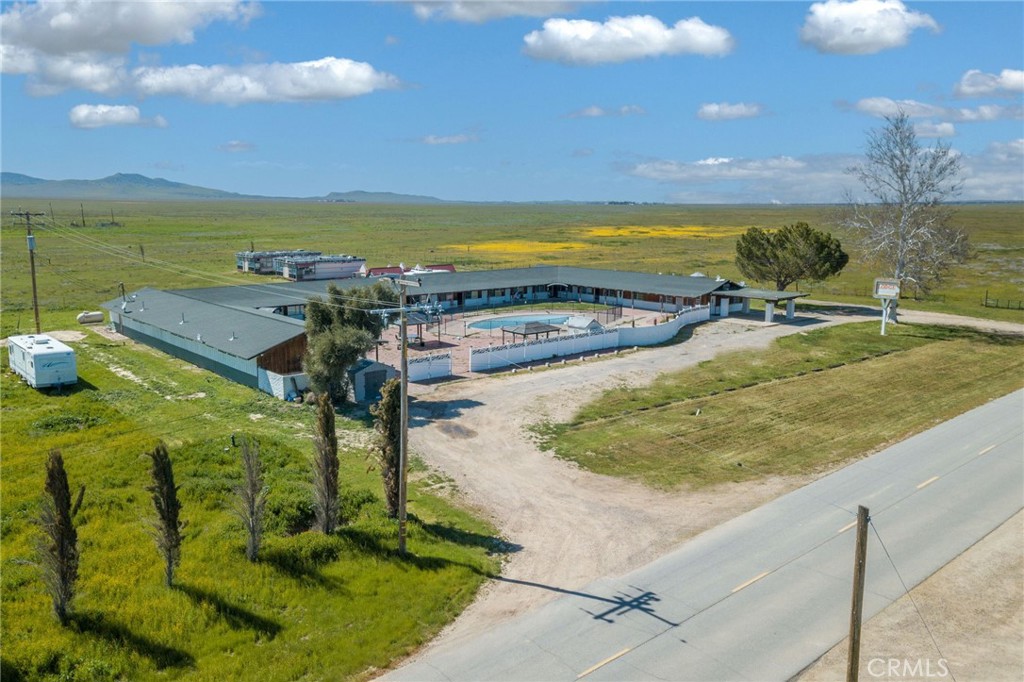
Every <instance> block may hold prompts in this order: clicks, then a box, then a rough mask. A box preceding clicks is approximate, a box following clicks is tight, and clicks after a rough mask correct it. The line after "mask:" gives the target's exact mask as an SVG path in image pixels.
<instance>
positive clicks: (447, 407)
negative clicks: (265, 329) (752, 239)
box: [410, 312, 865, 650]
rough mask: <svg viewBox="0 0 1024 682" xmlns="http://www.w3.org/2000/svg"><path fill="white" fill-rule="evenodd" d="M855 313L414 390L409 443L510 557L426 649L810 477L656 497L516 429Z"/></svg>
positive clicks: (712, 329) (699, 336)
mask: <svg viewBox="0 0 1024 682" xmlns="http://www.w3.org/2000/svg"><path fill="white" fill-rule="evenodd" d="M859 319H865V318H862V317H860V316H857V315H853V316H851V315H848V314H846V313H840V312H837V313H820V314H814V315H805V316H802V317H800V318H798V319H797V320H796V321H794V322H793V323H789V324H780V325H765V324H764V323H762V322H759V321H757V320H756V319H755V318H754V317H747V318H739V317H731V318H728V319H726V320H719V321H716V322H713V323H708V324H704V325H701V326H699V327H697V328H696V329H695V330H694V334H693V337H692V338H691V339H689V340H687V341H686V342H684V343H682V344H679V345H675V346H669V347H665V348H658V349H650V350H642V351H639V352H635V353H629V354H626V355H623V356H618V357H606V358H602V359H600V360H597V361H593V360H590V361H585V362H580V361H578V360H577V361H575V362H574V363H571V364H570V365H569V366H567V367H559V368H557V369H552V370H546V371H537V372H521V373H517V374H515V375H511V374H504V375H501V376H495V377H488V378H484V379H477V380H473V381H463V382H457V383H450V384H441V385H438V386H435V387H424V386H416V387H414V388H413V389H412V394H413V395H414V396H415V398H416V400H415V401H414V403H413V404H412V406H411V408H410V415H411V425H412V427H413V428H412V429H411V431H410V444H411V448H412V450H413V451H414V452H415V453H416V454H418V455H419V456H420V457H422V458H423V459H424V460H425V461H426V462H427V463H428V464H429V465H430V466H431V467H433V468H434V469H437V470H439V471H441V472H443V473H444V474H445V475H446V476H447V477H449V478H451V479H452V480H454V483H455V486H456V487H457V488H458V490H459V492H460V493H461V495H462V497H463V499H464V500H465V501H466V502H468V503H469V504H470V505H471V506H473V507H475V508H477V509H479V510H480V511H482V512H483V513H484V514H485V515H486V516H488V517H489V518H490V519H491V520H492V521H493V522H494V523H495V525H496V526H497V527H498V528H499V529H500V531H501V533H502V535H503V536H504V538H505V539H506V540H507V541H508V542H509V543H513V544H514V545H516V546H519V547H520V549H519V550H518V551H515V552H513V553H512V554H511V556H510V558H509V560H508V562H507V564H506V566H505V568H504V571H503V580H499V581H492V582H491V583H489V584H488V585H487V586H486V587H485V588H484V590H483V592H482V594H481V596H480V597H479V598H478V599H477V600H476V602H474V603H473V604H472V605H471V606H470V607H469V608H468V609H467V610H466V611H465V612H464V613H463V614H462V615H461V616H460V617H459V618H458V619H457V620H456V621H455V623H454V624H453V625H451V626H450V627H449V628H448V629H447V630H446V631H445V632H444V633H442V635H441V636H440V637H439V638H437V639H436V640H435V641H434V642H433V643H432V644H431V645H430V648H431V650H433V649H434V648H438V647H444V646H449V645H453V644H456V643H458V642H459V640H461V639H462V638H464V637H466V636H470V635H473V634H476V633H478V632H480V631H481V630H482V629H485V628H487V627H488V626H490V625H493V624H495V623H497V622H500V621H502V620H504V619H506V618H508V617H511V616H514V615H517V614H520V613H523V612H525V611H527V610H530V609H532V608H535V607H536V606H538V605H539V604H542V603H544V602H546V601H548V600H550V599H552V598H554V597H556V596H557V593H556V592H554V591H552V589H550V588H562V589H572V588H578V587H582V586H583V585H585V584H587V583H589V582H591V581H593V580H596V579H597V578H599V577H601V576H604V575H610V574H611V575H614V574H619V573H623V572H626V571H629V570H631V569H633V568H636V567H639V566H641V565H643V564H645V563H647V562H649V561H651V560H653V559H654V558H656V557H658V556H660V555H661V554H663V553H664V552H665V551H667V550H668V549H669V548H671V547H673V546H675V545H677V544H678V543H679V542H681V541H682V540H684V539H686V538H689V537H691V536H693V535H696V534H697V533H700V532H701V531H704V530H706V529H708V528H711V527H713V526H715V525H718V524H719V523H722V522H723V521H725V520H727V519H730V518H732V517H734V516H736V515H738V514H741V513H743V512H745V511H747V510H749V509H752V508H754V507H757V506H759V505H761V504H763V503H764V502H766V501H768V500H770V499H773V498H775V497H777V496H778V495H780V494H782V493H784V492H787V491H789V490H792V489H794V488H796V487H798V486H800V485H803V484H804V483H806V482H808V481H809V480H810V479H809V478H806V477H789V478H773V479H767V480H761V481H756V482H746V483H742V484H730V485H725V486H718V487H716V488H713V489H710V490H703V491H696V492H693V491H684V492H672V493H665V492H658V491H654V490H651V489H650V488H647V487H644V486H642V485H640V484H638V483H632V482H628V481H623V480H619V479H615V478H611V477H607V476H600V475H597V474H593V473H590V472H588V471H585V470H582V469H579V468H578V467H576V466H575V465H574V464H572V463H568V462H564V461H562V460H558V459H556V458H553V457H551V456H550V454H548V453H544V452H541V451H540V450H539V449H538V448H537V447H536V446H535V445H534V444H533V443H532V442H531V440H530V438H529V434H528V432H527V431H526V427H528V426H529V425H531V424H534V423H537V422H540V421H543V420H546V419H551V420H563V419H565V418H567V417H569V416H570V415H571V414H572V413H573V411H574V410H575V409H576V408H577V407H578V406H579V405H581V404H583V403H585V402H586V401H588V400H590V399H592V398H594V397H596V396H597V395H598V394H599V393H600V392H602V391H604V390H605V389H609V388H613V387H616V386H626V385H628V386H636V385H642V384H646V383H649V382H650V381H652V380H653V379H654V378H655V377H656V376H657V375H658V374H659V373H662V372H665V371H671V370H676V369H681V368H684V367H689V366H692V365H695V364H697V363H699V362H702V361H704V360H708V359H710V358H712V357H714V356H715V355H717V354H718V353H721V352H723V351H729V350H738V349H751V348H763V347H765V346H767V345H768V344H769V343H770V342H771V341H772V340H774V339H776V338H779V337H781V336H786V335H789V334H795V333H798V332H800V331H803V330H807V329H817V328H820V327H823V326H827V325H831V324H837V323H841V322H848V321H855V320H859Z"/></svg>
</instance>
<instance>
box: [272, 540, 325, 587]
mask: <svg viewBox="0 0 1024 682" xmlns="http://www.w3.org/2000/svg"><path fill="white" fill-rule="evenodd" d="M335 558H337V557H336V556H335V557H329V558H326V559H325V560H324V561H311V560H309V559H307V558H306V557H303V556H300V554H299V552H297V551H295V550H294V549H293V548H288V547H267V548H265V549H263V550H261V551H260V563H264V564H267V565H269V566H273V567H274V568H275V569H277V570H278V571H280V572H281V573H284V574H285V575H287V576H288V577H290V578H293V579H294V580H296V581H298V582H300V583H302V584H304V585H316V586H318V587H322V588H324V589H329V590H343V589H344V587H345V585H344V583H343V582H342V581H341V580H339V579H338V578H333V577H331V576H326V575H324V574H323V573H321V571H320V565H321V564H322V563H328V562H329V561H333V560H334V559H335Z"/></svg>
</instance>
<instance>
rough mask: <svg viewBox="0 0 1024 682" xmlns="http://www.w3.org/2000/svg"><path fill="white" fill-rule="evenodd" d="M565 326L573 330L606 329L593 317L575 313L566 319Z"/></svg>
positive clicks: (591, 330)
mask: <svg viewBox="0 0 1024 682" xmlns="http://www.w3.org/2000/svg"><path fill="white" fill-rule="evenodd" d="M565 326H566V327H568V328H569V330H570V331H573V332H597V331H601V330H602V329H604V327H602V326H601V323H600V322H598V321H597V320H595V319H594V318H592V317H586V316H584V315H574V316H572V317H570V318H569V319H568V320H566V321H565Z"/></svg>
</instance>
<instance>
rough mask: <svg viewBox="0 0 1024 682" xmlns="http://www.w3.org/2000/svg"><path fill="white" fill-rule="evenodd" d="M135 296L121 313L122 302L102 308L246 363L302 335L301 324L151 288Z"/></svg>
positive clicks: (286, 318) (113, 302)
mask: <svg viewBox="0 0 1024 682" xmlns="http://www.w3.org/2000/svg"><path fill="white" fill-rule="evenodd" d="M226 288H235V287H226ZM134 296H135V300H134V301H130V302H129V303H128V304H127V306H125V308H124V309H123V310H122V308H121V304H122V299H121V298H115V299H114V300H112V301H107V302H106V303H104V304H103V305H102V307H103V308H106V309H107V310H110V311H112V312H116V313H121V314H122V315H124V316H125V318H128V319H132V320H138V321H139V322H144V323H146V324H149V325H152V326H154V327H156V328H157V329H161V330H163V331H164V332H166V333H169V334H171V335H173V336H179V337H181V338H183V339H190V340H193V341H194V340H196V335H197V334H198V335H199V336H200V337H201V338H202V341H203V343H205V344H206V345H208V346H210V347H211V348H215V349H217V350H219V351H221V352H223V353H227V354H228V355H233V356H235V357H239V358H244V359H246V360H250V359H252V358H254V357H256V356H258V355H260V354H261V353H264V352H266V351H268V350H270V349H271V348H274V347H276V346H279V345H281V344H282V343H285V342H286V341H290V340H292V339H294V338H295V337H297V336H302V335H303V334H305V325H303V323H302V321H301V320H296V319H293V318H289V317H285V316H283V315H274V314H273V313H269V312H265V311H262V310H254V309H249V310H246V309H242V308H236V307H227V306H223V305H217V304H214V303H206V302H204V301H201V300H196V299H193V298H189V297H186V296H182V295H180V294H179V293H178V292H173V291H160V290H159V289H150V288H146V289H140V290H139V291H137V292H135V294H134ZM182 315H184V320H185V322H184V323H182ZM232 337H234V338H232Z"/></svg>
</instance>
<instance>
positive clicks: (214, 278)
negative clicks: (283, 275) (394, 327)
mask: <svg viewBox="0 0 1024 682" xmlns="http://www.w3.org/2000/svg"><path fill="white" fill-rule="evenodd" d="M38 215H43V214H38ZM40 229H45V230H47V231H48V232H50V233H52V234H54V235H55V236H59V237H63V238H64V239H66V240H68V241H70V242H73V243H75V244H78V245H80V246H83V247H85V248H88V249H92V250H94V251H97V252H99V253H103V254H106V255H108V256H113V257H116V258H120V259H123V260H127V261H130V262H133V263H135V264H136V265H144V266H148V267H152V268H155V269H159V270H163V271H165V272H171V273H173V274H176V275H182V276H185V277H190V278H192V279H197V280H201V281H206V282H210V283H212V284H215V285H218V286H245V287H247V288H250V289H257V290H262V289H266V290H267V292H268V293H271V292H272V293H274V295H275V296H277V297H278V298H283V299H286V300H294V301H296V302H297V303H306V302H308V300H309V298H310V297H309V296H303V295H297V294H289V293H286V292H281V291H278V290H277V289H276V288H273V289H271V287H273V286H274V285H269V284H244V285H239V284H238V282H237V281H236V280H234V279H232V278H230V277H225V276H222V275H213V274H210V273H208V272H204V271H202V270H198V269H195V268H190V267H188V266H183V265H178V264H175V263H171V262H169V261H163V260H160V259H154V258H152V257H148V258H145V259H143V258H142V257H141V255H136V254H135V253H134V252H133V251H131V250H129V249H126V248H123V247H119V246H116V245H113V244H109V243H107V242H104V241H102V240H100V239H96V238H95V237H91V236H89V235H84V234H81V233H79V232H76V231H74V230H71V229H70V228H67V227H64V226H62V225H59V224H58V223H57V222H56V221H55V220H53V219H50V220H49V224H48V225H47V224H44V225H42V226H40ZM336 301H343V302H347V303H349V305H346V304H345V303H337V302H336ZM323 303H324V304H325V305H327V306H328V307H331V308H339V309H346V310H362V309H363V308H362V305H366V304H375V303H379V301H377V300H375V299H370V298H364V297H360V296H353V295H340V296H338V295H336V296H328V298H327V299H325V300H324V301H323ZM360 304H362V305H360Z"/></svg>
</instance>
